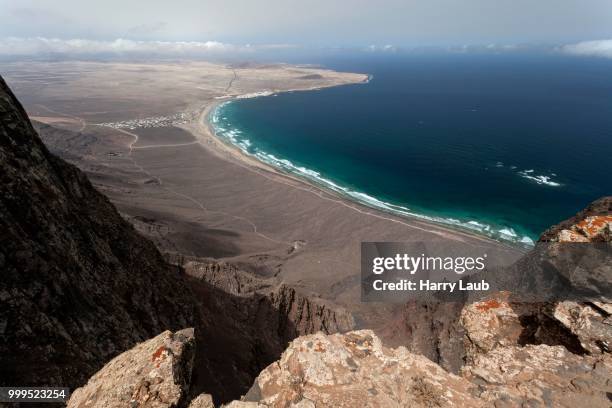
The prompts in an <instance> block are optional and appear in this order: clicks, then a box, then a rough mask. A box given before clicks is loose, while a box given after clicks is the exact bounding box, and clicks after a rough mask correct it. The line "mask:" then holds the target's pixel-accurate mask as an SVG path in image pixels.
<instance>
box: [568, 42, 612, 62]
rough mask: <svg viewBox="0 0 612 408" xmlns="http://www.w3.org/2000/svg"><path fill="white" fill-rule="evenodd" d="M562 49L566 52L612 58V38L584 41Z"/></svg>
mask: <svg viewBox="0 0 612 408" xmlns="http://www.w3.org/2000/svg"><path fill="white" fill-rule="evenodd" d="M560 49H561V52H564V53H566V54H572V55H584V56H593V57H604V58H612V40H596V41H583V42H579V43H576V44H568V45H564V46H562V47H560Z"/></svg>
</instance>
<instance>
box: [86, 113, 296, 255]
mask: <svg viewBox="0 0 612 408" xmlns="http://www.w3.org/2000/svg"><path fill="white" fill-rule="evenodd" d="M96 126H99V125H96ZM112 129H115V130H117V131H119V132H121V133H123V134H126V135H129V136H131V137H132V138H133V139H134V140H133V141H132V142H131V143H130V144H128V149H129V153H128V158H129V159H130V161H131V162H132V164H133V165H134V167H136V168H137V169H138V170H139V171H140V172H141V173H144V174H146V175H147V176H149V177H151V178H152V179H155V180H157V182H158V183H159V186H160V187H161V188H162V189H164V190H166V191H169V192H171V193H172V194H174V195H177V196H179V197H182V198H184V199H186V200H189V201H191V202H192V203H193V204H195V205H197V206H198V207H199V208H200V209H201V210H202V211H205V212H208V213H211V214H221V215H225V216H226V217H230V218H234V219H237V220H240V221H243V222H246V223H247V224H249V225H250V226H251V228H253V233H254V234H256V235H258V236H260V237H262V238H264V239H266V240H268V241H271V242H274V243H276V244H283V245H293V243H292V242H285V241H279V240H277V239H274V238H271V237H269V236H267V235H265V234H263V233H261V232H259V231H258V230H257V225H255V223H254V222H253V221H251V220H249V219H248V218H246V217H242V216H239V215H234V214H229V213H226V212H223V211H217V210H211V209H208V208H206V206H204V204H203V203H201V202H200V201H198V200H196V199H195V198H193V197H191V196H189V195H187V194H184V193H180V192H178V191H175V190H173V189H171V188H170V187H168V186H166V185H164V184H163V181H162V180H161V178H159V177H157V176H155V175H153V174H151V173H150V172H149V171H147V170H145V169H144V168H143V167H142V166H141V165H139V164H138V163H137V162H136V160H134V158H133V157H132V152H133V151H134V149H135V147H134V145H135V144H136V143H138V135H137V134H135V133H131V132H128V131H127V130H123V129H117V128H112ZM198 143H199V142H198Z"/></svg>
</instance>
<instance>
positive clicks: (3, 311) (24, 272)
mask: <svg viewBox="0 0 612 408" xmlns="http://www.w3.org/2000/svg"><path fill="white" fill-rule="evenodd" d="M55 136H56V137H57V138H61V137H63V136H62V134H59V133H58V134H57V135H55ZM79 137H81V136H80V135H79V134H78V133H74V134H70V135H69V138H70V140H72V138H79ZM70 140H67V141H66V143H69V142H70ZM0 165H1V166H2V171H1V172H0V181H1V183H0V228H2V230H3V234H2V235H1V236H0V243H1V244H2V245H1V246H0V271H1V274H2V276H1V277H2V279H1V280H0V302H1V303H2V308H0V353H2V360H1V361H2V363H1V364H0V385H2V386H8V385H16V384H19V385H24V386H40V385H49V386H64V387H69V388H71V389H74V388H77V387H80V386H82V385H83V384H85V383H86V381H87V379H88V378H89V377H91V376H92V375H93V374H94V373H95V372H96V371H98V370H100V369H101V368H102V367H103V365H104V364H105V363H106V362H107V361H109V360H110V359H112V358H114V357H116V356H117V355H118V354H119V353H122V352H124V351H125V350H128V349H130V348H131V347H134V345H136V344H138V343H140V342H143V341H144V340H146V339H149V338H151V337H153V336H157V335H158V334H159V333H162V332H165V331H167V330H171V331H175V332H176V331H177V330H181V329H183V328H186V327H193V332H194V335H193V336H191V337H193V338H194V339H195V340H190V344H191V343H193V346H190V348H191V347H192V348H193V352H194V353H195V352H197V353H198V360H197V364H196V365H195V368H193V369H192V368H189V369H188V370H187V371H188V372H189V378H188V379H186V380H185V381H188V384H189V387H184V386H181V387H180V390H181V391H180V392H179V391H177V390H176V389H175V390H174V391H172V392H171V393H170V394H172V395H174V396H175V395H177V393H180V394H181V395H182V394H184V392H183V391H184V390H186V389H189V391H190V392H191V393H193V394H194V395H197V394H200V393H201V392H203V391H206V392H209V393H211V394H212V395H213V396H214V398H215V400H216V401H217V402H221V401H228V400H232V399H234V398H236V397H239V396H240V395H241V394H243V393H244V392H246V391H247V390H248V388H249V387H250V386H251V384H252V382H253V379H254V378H255V376H256V375H257V374H258V373H259V372H260V371H261V369H263V368H264V367H266V366H267V365H268V364H270V363H271V362H272V361H274V360H276V359H277V358H278V357H279V356H280V354H281V353H282V351H283V350H284V349H285V347H286V346H287V344H288V342H289V341H290V340H292V339H293V338H295V337H297V336H299V335H304V334H309V333H313V332H317V331H324V332H326V333H331V332H335V331H339V330H348V329H350V328H352V325H353V321H352V316H351V315H350V314H349V313H347V312H346V311H343V310H336V309H335V308H334V307H333V305H327V304H324V303H323V302H319V301H318V300H316V299H311V298H310V297H308V296H306V295H304V294H302V293H300V292H299V291H298V290H296V289H294V288H291V287H288V286H285V285H280V286H278V285H271V284H270V283H268V282H266V281H264V280H258V279H255V278H251V277H249V275H248V274H246V273H245V272H242V271H240V270H239V269H238V268H236V267H234V266H232V265H229V266H228V270H231V271H233V273H219V272H220V269H219V268H218V267H217V266H214V263H213V264H212V265H213V267H209V268H206V267H204V268H202V267H201V266H202V264H201V263H198V262H197V261H190V262H191V263H185V264H183V263H177V264H170V263H168V262H167V261H166V259H165V258H164V257H163V256H162V255H161V254H160V252H159V251H158V250H157V248H156V247H155V246H154V245H153V243H152V242H151V241H149V240H148V239H145V238H143V237H142V236H141V235H140V234H139V233H138V232H137V231H136V230H135V229H134V227H133V226H132V225H131V224H130V223H128V222H126V221H125V220H124V219H123V218H122V217H121V216H120V214H119V213H118V212H117V210H116V209H115V207H114V206H113V205H112V204H111V203H110V201H109V200H108V199H107V198H106V197H105V196H104V195H102V194H100V193H99V192H98V191H97V190H96V189H95V188H94V187H93V186H92V184H91V183H90V182H89V180H88V179H87V177H86V176H85V175H84V174H83V173H82V172H81V171H80V170H78V169H77V168H76V167H74V166H72V165H70V164H68V163H66V162H64V161H63V160H61V159H60V158H58V157H56V156H55V155H53V154H51V153H50V152H49V151H48V149H47V148H46V147H45V145H44V144H43V143H42V142H41V140H40V138H39V137H38V135H37V134H36V132H35V130H34V128H33V127H32V125H31V123H30V121H29V120H28V117H27V115H26V113H25V111H24V109H23V108H22V106H21V105H20V103H19V102H18V101H17V99H16V98H15V97H14V95H13V94H12V92H11V91H10V89H9V88H8V87H7V86H6V84H5V83H4V81H3V80H2V79H1V78H0ZM164 341H165V340H164ZM167 348H168V349H172V347H170V346H168V347H167ZM138 353H139V352H136V353H135V355H138ZM132 355H134V353H133V354H132ZM180 355H181V356H182V355H183V354H180ZM177 358H178V357H177ZM180 359H183V357H180ZM113 361H114V360H113ZM128 361H129V362H130V363H126V364H125V365H123V366H121V365H119V366H118V365H113V366H112V367H115V368H117V367H122V369H129V367H131V366H132V363H134V359H133V358H132V357H130V359H128ZM117 364H121V360H119V361H118V363H117ZM109 370H110V371H112V369H107V371H105V373H107V374H104V375H101V376H98V377H95V378H96V379H97V380H101V379H103V378H106V379H107V380H109V381H110V377H109V375H108V372H109ZM143 370H145V368H143ZM147 370H148V368H147ZM139 372H141V373H142V372H144V371H139ZM147 372H150V371H147ZM135 373H136V372H135V371H129V372H128V373H127V374H125V376H124V377H121V383H122V384H123V383H125V384H131V383H130V382H129V378H131V377H130V376H131V375H132V374H134V375H136V374H135ZM128 374H129V375H128ZM166 374H167V373H166ZM166 374H164V373H162V374H160V375H161V376H162V377H165V376H166ZM147 378H148V377H147ZM97 380H96V381H97ZM146 381H149V380H146ZM154 385H155V384H153V385H152V387H153V386H154ZM155 389H156V388H155V387H153V388H149V391H151V390H155ZM149 391H147V392H149ZM157 391H159V392H161V391H160V390H157ZM143 392H144V391H143ZM151 392H153V391H151ZM168 392H170V391H168ZM164 393H166V394H167V395H166V394H164V395H166V397H168V398H170V394H168V393H167V392H166V391H164ZM88 395H89V394H88ZM91 395H99V394H91ZM91 395H89V396H88V397H87V398H90V397H91ZM139 395H140V394H139ZM147 395H148V394H147ZM191 396H193V395H191V394H190V395H189V396H185V398H188V397H189V398H190V397H191ZM166 397H164V398H165V399H168V398H166ZM75 398H76V397H75ZM122 398H123V397H122ZM139 398H140V397H139ZM142 398H144V399H142ZM142 398H140V399H138V401H141V400H142V401H145V400H146V401H149V399H147V398H148V397H146V398H145V394H142ZM151 398H153V397H151ZM153 400H154V399H151V401H153ZM142 401H141V402H142Z"/></svg>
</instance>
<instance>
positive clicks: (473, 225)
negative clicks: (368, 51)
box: [211, 54, 612, 244]
mask: <svg viewBox="0 0 612 408" xmlns="http://www.w3.org/2000/svg"><path fill="white" fill-rule="evenodd" d="M320 62H321V63H322V65H324V66H325V67H329V68H333V69H338V70H345V71H351V72H362V73H367V74H370V75H371V80H370V81H369V82H368V83H365V84H356V85H347V86H340V87H335V88H329V89H324V90H318V91H306V92H292V93H281V94H278V95H274V96H265V97H258V98H252V99H240V100H236V101H232V102H229V103H225V104H223V105H221V106H220V107H219V108H218V109H217V111H215V112H213V113H212V115H211V121H212V122H213V126H214V127H215V128H216V131H217V134H218V135H219V136H220V137H222V138H224V139H225V140H226V141H228V142H231V143H234V144H236V145H238V146H239V147H240V148H242V149H243V150H244V151H245V152H247V153H248V154H251V155H254V156H256V157H258V158H259V159H260V160H263V161H265V162H267V163H270V164H272V165H274V166H277V167H278V168H280V169H282V170H283V171H286V172H291V173H294V174H297V175H299V176H301V177H304V178H307V179H310V180H311V181H314V182H316V183H318V184H320V185H323V186H324V187H326V188H329V189H333V190H335V191H337V192H340V193H342V194H344V195H346V196H348V197H350V198H352V199H353V200H357V201H360V202H362V203H365V204H367V205H370V206H372V207H377V208H381V209H383V210H386V211H390V212H394V213H396V214H400V215H401V214H403V215H406V216H417V217H423V218H426V219H431V220H435V221H438V222H441V223H445V224H449V225H452V226H455V227H457V228H464V229H469V230H472V231H475V232H478V233H482V234H486V235H489V236H492V237H494V238H496V239H499V240H505V241H514V242H523V243H526V244H529V243H530V242H531V241H532V240H535V239H536V238H537V237H538V235H539V234H540V233H541V232H542V231H543V230H544V229H546V228H547V227H548V226H550V225H552V224H554V223H557V222H559V221H560V220H563V219H565V218H568V217H569V216H571V215H573V214H574V213H576V212H577V211H578V210H580V209H582V208H584V207H585V206H586V205H587V204H588V203H589V202H591V201H593V200H594V199H596V198H598V197H600V196H603V195H609V194H612V60H606V59H595V58H580V57H569V56H562V55H554V54H549V55H518V54H512V55H504V54H499V55H496V54H489V55H471V54H446V55H391V56H381V55H371V56H367V55H359V56H355V57H344V58H338V59H334V58H327V59H325V60H323V61H320ZM238 75H239V73H238Z"/></svg>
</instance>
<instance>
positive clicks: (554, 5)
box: [0, 0, 612, 55]
mask: <svg viewBox="0 0 612 408" xmlns="http://www.w3.org/2000/svg"><path fill="white" fill-rule="evenodd" d="M0 21H2V24H1V25H0V53H4V54H6V53H10V52H16V53H18V52H24V53H34V52H37V51H40V50H44V49H59V50H60V52H61V50H62V49H63V50H70V49H74V48H75V47H76V48H77V49H79V47H81V48H82V49H84V48H91V47H93V48H96V47H99V48H100V49H106V50H111V51H112V50H113V49H122V50H125V49H126V47H127V48H130V47H131V48H132V49H135V48H138V47H145V48H146V47H149V48H151V47H153V48H155V47H161V48H162V49H165V50H166V51H168V50H170V49H172V50H173V52H176V47H179V48H180V47H182V49H183V50H190V49H192V48H195V49H196V50H201V51H206V50H209V51H221V50H227V49H232V50H239V49H243V47H249V46H250V47H283V46H302V47H368V46H373V48H372V49H381V50H382V49H384V47H385V46H387V45H388V46H390V47H387V49H388V50H391V49H395V48H396V47H408V48H409V47H423V46H441V47H444V46H460V45H465V44H505V45H511V44H525V43H530V44H533V43H535V44H542V43H546V44H556V45H560V46H568V47H578V48H576V49H575V50H574V49H573V48H567V50H568V52H574V51H575V52H582V53H589V52H592V51H593V50H595V52H600V53H601V47H604V54H605V53H607V52H609V53H610V55H612V44H609V45H608V43H605V42H604V43H601V42H600V41H602V40H604V41H605V40H610V39H612V1H611V0H367V1H366V0H310V1H307V0H301V1H296V0H250V1H249V0H172V1H168V0H163V1H160V0H105V1H100V0H97V1H93V0H90V1H88V0H54V1H49V0H0ZM118 40H119V41H120V42H119V43H117V41H118ZM70 41H72V43H71V42H70ZM75 41H76V42H75ZM79 41H80V42H79ZM585 42H591V44H590V45H589V44H588V43H587V44H586V45H585ZM593 42H597V43H593ZM7 44H8V45H7ZM177 44H178V45H177ZM180 44H182V45H180ZM62 47H64V48H62ZM164 47H165V48H164ZM580 47H582V48H580ZM608 47H609V48H610V49H611V50H610V51H608ZM24 50H25V51H24ZM597 50H600V51H597Z"/></svg>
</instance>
